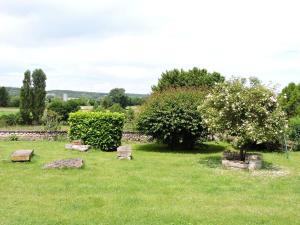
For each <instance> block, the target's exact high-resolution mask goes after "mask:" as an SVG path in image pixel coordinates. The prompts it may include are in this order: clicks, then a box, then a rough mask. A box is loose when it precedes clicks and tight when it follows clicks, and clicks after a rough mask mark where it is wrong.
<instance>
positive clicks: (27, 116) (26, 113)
mask: <svg viewBox="0 0 300 225" xmlns="http://www.w3.org/2000/svg"><path fill="white" fill-rule="evenodd" d="M31 109H32V90H31V73H30V71H29V70H27V71H26V72H25V73H24V80H23V86H22V87H21V90H20V115H21V119H22V121H23V123H25V124H30V123H31Z"/></svg>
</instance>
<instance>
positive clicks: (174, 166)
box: [0, 141, 300, 225]
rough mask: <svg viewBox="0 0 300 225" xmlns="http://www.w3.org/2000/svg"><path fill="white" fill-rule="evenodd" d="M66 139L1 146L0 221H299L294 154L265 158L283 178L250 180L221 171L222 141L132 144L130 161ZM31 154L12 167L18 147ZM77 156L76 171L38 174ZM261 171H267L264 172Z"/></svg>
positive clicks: (298, 157) (299, 155)
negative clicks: (174, 146)
mask: <svg viewBox="0 0 300 225" xmlns="http://www.w3.org/2000/svg"><path fill="white" fill-rule="evenodd" d="M64 144H65V143H64V142H45V141H44V142H8V141H2V142H0V199H1V204H2V206H1V208H0V218H1V220H0V224H1V225H29V224H32V225H34V224H43V225H50V224H51V225H52V224H53V225H54V224H56V225H57V224H63V225H67V224H72V225H76V224H78V225H79V224H84V225H90V224H97V225H100V224H113V225H118V224H122V225H124V224H130V225H135V224H138V225H140V224H143V225H144V224H151V225H154V224H155V225H156V224H170V225H171V224H205V225H209V224H218V225H222V224H223V225H225V224H228V225H229V224H230V225H234V224H243V225H246V224H259V225H261V224H285V225H286V224H293V225H294V224H300V220H299V215H298V214H299V212H300V204H299V202H300V164H299V161H300V152H294V153H291V155H290V158H289V159H286V157H285V155H283V154H279V153H263V156H264V159H265V161H266V163H267V165H268V168H272V167H274V166H279V167H281V168H284V169H285V170H288V171H289V174H288V175H286V176H281V177H276V176H253V175H252V174H251V173H249V172H246V171H235V170H224V169H222V168H221V166H220V157H221V151H223V150H224V149H225V148H226V145H225V144H215V143H210V144H209V145H207V146H202V147H201V148H200V149H197V150H194V151H187V150H177V151H175V152H173V151H170V150H169V149H168V148H166V147H164V146H161V145H155V144H145V145H140V144H136V145H133V148H134V152H133V154H134V160H132V161H119V160H117V159H116V153H115V152H101V151H97V150H92V151H90V152H88V153H80V152H73V151H68V150H65V149H64ZM28 148H29V149H30V148H33V149H34V150H35V153H36V155H35V156H34V157H33V160H32V162H30V163H11V162H10V161H9V155H10V153H11V152H12V151H14V150H16V149H28ZM73 157H81V158H82V159H84V160H85V163H86V164H85V168H83V169H80V170H71V169H64V170H43V169H42V166H43V164H44V163H46V162H50V161H52V160H55V159H62V158H73ZM265 171H267V169H265Z"/></svg>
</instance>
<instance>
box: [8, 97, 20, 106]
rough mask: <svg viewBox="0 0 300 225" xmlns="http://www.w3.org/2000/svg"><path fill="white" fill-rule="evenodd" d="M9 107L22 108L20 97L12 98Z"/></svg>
mask: <svg viewBox="0 0 300 225" xmlns="http://www.w3.org/2000/svg"><path fill="white" fill-rule="evenodd" d="M8 106H9V107H17V108H19V107H20V96H12V97H11V98H10V99H9V104H8Z"/></svg>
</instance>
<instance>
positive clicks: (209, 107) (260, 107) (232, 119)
mask: <svg viewBox="0 0 300 225" xmlns="http://www.w3.org/2000/svg"><path fill="white" fill-rule="evenodd" d="M199 110H200V111H201V112H202V115H203V118H204V122H205V124H206V125H207V126H208V128H209V130H210V131H211V132H212V133H220V134H229V135H231V136H234V137H235V138H236V143H237V147H239V148H240V149H241V150H245V148H247V145H249V144H263V143H268V144H269V143H270V144H274V143H276V142H278V141H279V140H280V139H283V132H284V130H285V128H286V121H285V115H284V112H283V111H282V110H281V108H280V106H279V104H278V102H277V96H276V94H275V92H274V91H273V90H271V89H269V88H267V87H265V86H264V85H262V84H260V83H258V82H257V80H256V81H255V82H251V81H250V84H249V83H246V79H233V80H230V81H226V82H224V83H222V84H219V85H216V87H215V88H214V89H213V90H212V92H211V94H209V95H208V96H207V98H206V100H205V102H204V104H203V105H201V106H200V107H199ZM241 156H243V152H242V151H241Z"/></svg>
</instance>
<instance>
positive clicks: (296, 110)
mask: <svg viewBox="0 0 300 225" xmlns="http://www.w3.org/2000/svg"><path fill="white" fill-rule="evenodd" d="M279 103H280V105H281V107H282V108H283V110H284V111H285V113H286V114H287V115H288V117H295V116H300V84H295V83H290V84H289V85H288V86H286V87H285V88H283V89H282V92H281V93H280V95H279Z"/></svg>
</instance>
